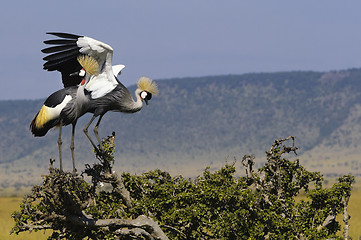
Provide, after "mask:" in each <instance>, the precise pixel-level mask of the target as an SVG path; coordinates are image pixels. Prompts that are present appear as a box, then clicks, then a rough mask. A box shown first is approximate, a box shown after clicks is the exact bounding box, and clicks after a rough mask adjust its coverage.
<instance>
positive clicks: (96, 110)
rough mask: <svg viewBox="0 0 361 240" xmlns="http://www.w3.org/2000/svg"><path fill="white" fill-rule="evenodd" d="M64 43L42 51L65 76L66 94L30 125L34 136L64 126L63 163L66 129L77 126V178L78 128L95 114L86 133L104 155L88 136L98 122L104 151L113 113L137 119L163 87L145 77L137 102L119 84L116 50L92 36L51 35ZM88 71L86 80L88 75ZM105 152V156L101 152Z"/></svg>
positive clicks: (48, 63)
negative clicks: (105, 126) (106, 124)
mask: <svg viewBox="0 0 361 240" xmlns="http://www.w3.org/2000/svg"><path fill="white" fill-rule="evenodd" d="M48 34H51V35H54V36H57V37H59V38H60V39H54V40H47V41H44V43H45V44H50V45H55V46H52V47H48V48H45V49H43V50H42V52H44V53H50V55H48V56H46V57H44V60H45V61H46V62H45V63H44V69H45V70H48V71H55V70H57V71H59V72H60V73H61V75H62V81H63V85H64V89H61V90H59V91H57V92H55V93H53V94H52V95H50V96H49V97H48V98H47V99H46V101H45V102H44V105H43V107H42V108H41V110H40V111H39V112H38V114H37V115H36V116H35V118H34V119H33V121H32V122H31V124H30V129H31V131H32V133H33V134H34V136H39V137H40V136H44V135H45V134H46V133H47V132H48V131H49V130H50V129H51V128H53V127H56V126H59V138H58V147H59V160H60V169H61V170H62V159H61V145H62V142H61V131H62V130H61V129H62V128H61V126H65V125H69V124H72V127H73V128H72V141H71V145H70V148H71V153H72V161H73V172H76V168H75V158H74V134H75V125H76V122H77V120H78V118H80V117H81V116H82V115H84V114H85V113H87V112H89V113H93V116H92V118H91V120H90V121H89V122H88V124H87V125H86V127H85V128H84V133H85V135H86V136H87V138H88V139H89V141H90V143H91V144H92V146H93V147H94V148H95V149H96V150H98V148H97V146H96V144H95V143H94V141H93V140H92V138H91V137H90V135H89V133H88V128H89V126H90V125H91V124H92V122H93V121H94V120H95V119H96V118H97V117H99V119H98V121H97V123H96V125H95V127H94V130H93V131H94V134H95V136H96V138H97V141H98V143H99V147H100V148H101V140H100V137H99V135H98V127H99V124H100V121H101V119H102V117H103V116H104V114H105V113H106V112H108V111H116V112H124V113H134V112H138V111H140V110H141V109H142V106H143V101H144V102H145V103H146V104H147V105H148V101H149V100H150V99H151V98H152V95H157V94H158V92H159V91H158V87H157V84H156V83H155V82H153V81H152V80H151V79H150V78H147V77H141V78H140V79H139V80H138V83H137V86H138V87H137V89H136V90H135V98H136V101H134V99H133V97H132V96H131V94H130V92H129V90H128V89H127V88H126V87H125V86H124V85H123V84H122V83H121V82H119V80H118V79H117V77H116V75H118V74H119V73H120V71H121V70H122V69H123V68H124V66H123V65H116V66H112V58H113V49H112V48H111V47H110V46H109V45H107V44H105V43H102V42H100V41H97V40H95V39H92V38H90V37H86V36H78V35H74V34H68V33H48ZM82 69H84V70H85V77H83V76H84V71H82ZM98 151H99V150H98Z"/></svg>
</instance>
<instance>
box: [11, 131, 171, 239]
mask: <svg viewBox="0 0 361 240" xmlns="http://www.w3.org/2000/svg"><path fill="white" fill-rule="evenodd" d="M114 138H115V134H114V133H113V134H112V136H110V137H108V138H106V139H103V148H102V149H103V151H102V152H100V151H96V156H97V158H98V159H99V161H100V163H97V164H94V165H93V167H90V166H89V165H86V169H85V171H84V173H85V174H87V175H88V176H90V177H91V178H92V183H93V185H92V186H90V185H88V184H87V183H86V182H85V181H84V179H83V177H82V175H80V176H79V175H74V174H72V173H67V172H62V171H60V170H59V169H55V168H53V162H54V160H50V167H49V171H50V174H49V175H47V176H44V181H43V185H41V186H34V187H33V189H32V193H31V194H30V195H27V196H25V198H24V200H23V203H22V204H23V212H22V213H14V214H13V218H14V219H15V220H16V226H15V227H14V228H13V229H12V232H11V233H19V232H23V231H32V230H43V229H53V230H54V233H53V235H52V236H53V238H57V239H58V238H59V239H60V238H69V237H71V238H72V239H73V238H74V239H82V238H84V237H86V236H92V230H93V229H102V231H103V232H108V233H109V234H112V235H113V237H114V238H115V239H124V238H127V239H144V238H145V239H159V240H163V239H168V237H167V236H166V235H165V234H164V232H163V231H162V229H161V228H160V227H159V225H158V224H157V223H156V222H155V221H154V220H153V219H151V218H150V217H147V216H144V215H140V216H138V217H137V218H135V219H121V218H109V219H97V218H94V217H93V216H92V215H91V214H86V213H85V211H86V210H87V208H88V207H89V206H90V205H91V204H92V203H94V202H95V198H96V194H97V193H96V186H97V185H98V184H99V183H100V182H106V183H110V184H111V185H112V187H113V192H116V193H118V194H117V195H119V196H120V197H121V200H122V201H123V203H124V204H125V206H126V207H127V208H131V207H132V204H131V198H130V193H129V191H128V190H127V189H126V188H125V186H124V183H123V180H122V178H121V177H119V176H118V175H117V174H116V173H115V172H114V171H113V170H112V167H113V156H112V153H113V152H112V149H114ZM39 201H40V204H38V205H36V202H39ZM23 214H25V215H26V216H29V218H28V219H23ZM56 231H58V232H56ZM95 238H96V237H95Z"/></svg>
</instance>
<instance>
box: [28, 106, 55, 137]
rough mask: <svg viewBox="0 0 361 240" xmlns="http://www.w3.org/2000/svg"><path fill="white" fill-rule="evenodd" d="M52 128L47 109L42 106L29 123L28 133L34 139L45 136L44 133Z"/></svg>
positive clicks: (52, 124)
mask: <svg viewBox="0 0 361 240" xmlns="http://www.w3.org/2000/svg"><path fill="white" fill-rule="evenodd" d="M52 127H54V121H51V119H50V118H49V114H48V112H47V107H46V106H45V105H43V107H42V108H41V109H40V111H39V112H38V113H37V114H36V116H35V117H34V119H33V120H32V121H31V123H30V131H31V132H32V133H33V134H34V136H36V137H42V136H45V135H46V133H47V132H48V131H49V129H51V128H52Z"/></svg>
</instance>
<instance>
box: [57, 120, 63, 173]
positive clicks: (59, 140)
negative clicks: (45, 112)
mask: <svg viewBox="0 0 361 240" xmlns="http://www.w3.org/2000/svg"><path fill="white" fill-rule="evenodd" d="M62 144H63V142H62V141H61V125H60V127H59V137H58V147H59V162H60V171H63V162H62V159H61V145H62Z"/></svg>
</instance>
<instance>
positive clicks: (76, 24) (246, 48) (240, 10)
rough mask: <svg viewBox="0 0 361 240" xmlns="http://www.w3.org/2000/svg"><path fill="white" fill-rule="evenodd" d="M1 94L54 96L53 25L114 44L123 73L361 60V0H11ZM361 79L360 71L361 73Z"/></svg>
mask: <svg viewBox="0 0 361 240" xmlns="http://www.w3.org/2000/svg"><path fill="white" fill-rule="evenodd" d="M0 28H1V38H0V43H1V50H0V51H1V58H0V71H1V80H0V81H1V94H0V100H5V99H37V98H45V97H47V96H48V95H50V94H51V93H52V92H54V91H56V90H58V89H59V88H61V87H62V85H61V81H60V74H59V73H57V72H46V71H44V70H42V65H43V63H44V62H43V60H42V58H43V57H44V54H42V53H41V52H40V50H41V49H42V48H44V47H45V45H44V44H43V41H44V40H46V39H49V37H50V38H51V36H49V37H48V36H47V35H46V34H45V32H47V31H60V32H69V33H75V34H79V35H86V36H89V37H93V38H95V39H97V40H100V41H102V42H105V43H107V44H109V45H111V46H112V47H113V49H114V64H120V63H121V64H124V65H126V68H125V69H124V70H123V73H122V76H121V79H120V80H121V81H122V82H123V83H124V84H125V85H127V86H129V85H131V84H134V83H135V82H136V80H137V78H139V77H140V76H143V75H146V76H148V77H151V78H153V79H156V80H157V79H165V78H174V77H189V76H205V75H220V74H241V73H249V72H274V71H289V70H316V71H328V70H339V69H347V68H354V67H361V1H357V0H348V1H340V0H339V1H334V0H317V1H315V0H303V1H290V0H283V1H280V0H273V1H269V0H263V1H261V0H260V1H257V0H249V1H241V0H237V1H232V0H228V1H220V0H217V1H214V0H202V1H200V0H182V1H171V0H153V1H149V0H141V1H138V0H129V1H121V0H114V1H99V0H98V1H91V0H87V1H85V0H84V1H78V0H73V1H68V0H62V1H55V0H46V1H37V0H30V1H29V0H27V1H17V0H13V1H2V2H1V3H0ZM360 80H361V79H360Z"/></svg>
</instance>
